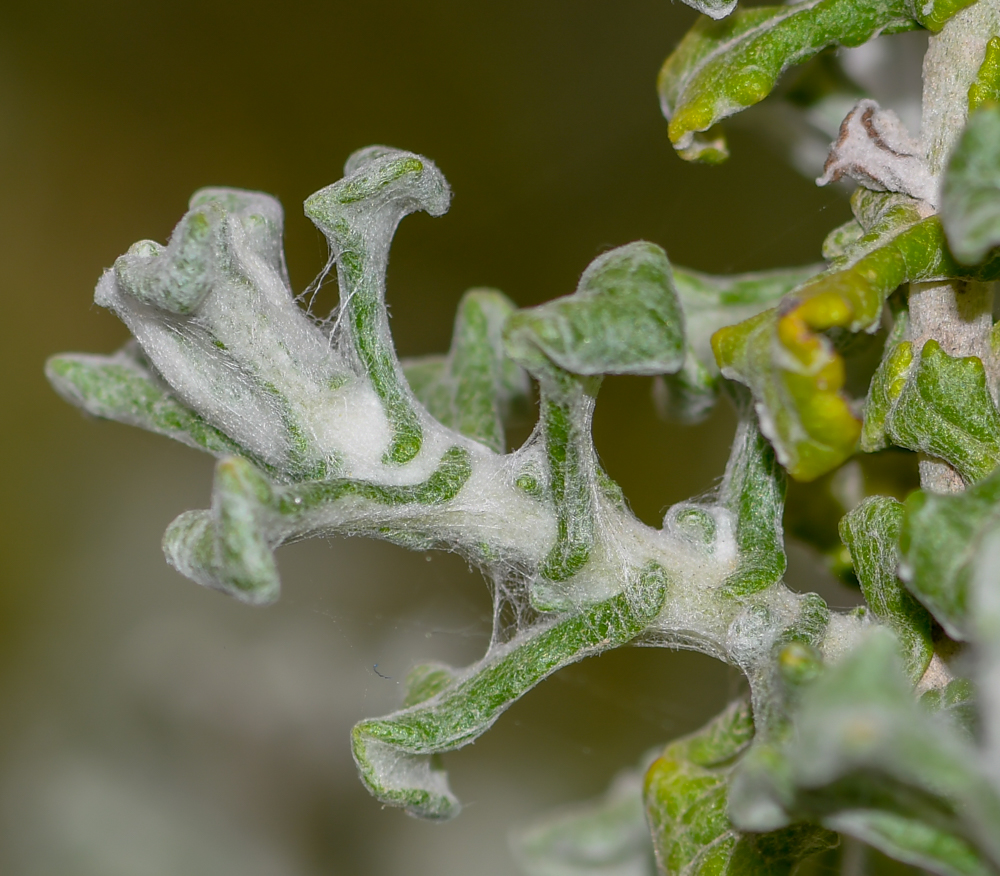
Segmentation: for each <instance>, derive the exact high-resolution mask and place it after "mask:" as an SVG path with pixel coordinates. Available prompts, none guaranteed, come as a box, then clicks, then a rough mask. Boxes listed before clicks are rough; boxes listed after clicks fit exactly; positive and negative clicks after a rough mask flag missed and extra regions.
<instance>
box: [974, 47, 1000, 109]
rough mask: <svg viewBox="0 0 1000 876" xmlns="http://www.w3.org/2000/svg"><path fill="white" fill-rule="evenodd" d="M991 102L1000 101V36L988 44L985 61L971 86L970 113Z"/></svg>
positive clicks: (984, 55)
mask: <svg viewBox="0 0 1000 876" xmlns="http://www.w3.org/2000/svg"><path fill="white" fill-rule="evenodd" d="M989 103H1000V36H995V37H993V38H992V39H991V40H990V41H989V42H988V43H987V44H986V51H985V53H984V54H983V63H982V64H981V65H980V66H979V72H978V73H977V74H976V78H975V80H974V81H973V83H972V85H970V86H969V113H970V115H971V114H972V113H974V112H975V111H976V110H978V109H979V108H980V107H983V106H986V105H987V104H989Z"/></svg>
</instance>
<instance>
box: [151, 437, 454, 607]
mask: <svg viewBox="0 0 1000 876" xmlns="http://www.w3.org/2000/svg"><path fill="white" fill-rule="evenodd" d="M471 473H472V467H471V461H470V456H469V451H468V450H466V449H465V448H463V447H457V446H456V447H452V448H450V449H448V450H447V451H445V453H444V454H443V455H442V457H441V461H440V463H439V464H438V467H437V469H435V471H434V472H433V473H432V474H431V475H430V476H429V477H428V478H427V479H426V480H424V481H422V482H420V483H417V484H409V485H406V486H385V485H382V484H376V483H372V482H370V481H362V480H353V479H350V478H335V479H330V480H325V481H313V482H307V483H299V484H289V485H282V484H275V483H272V482H271V481H270V480H269V479H268V478H267V477H265V475H264V474H263V473H262V472H261V471H259V470H258V469H257V468H255V467H254V466H253V464H252V463H250V462H249V461H247V460H245V459H241V458H239V457H229V458H226V459H222V460H220V461H219V463H218V465H217V466H216V470H215V485H214V488H213V490H212V509H211V511H187V512H185V513H184V514H181V515H180V517H178V518H177V519H176V520H175V521H174V522H173V523H171V524H170V526H169V527H168V529H167V531H166V534H165V535H164V536H163V551H164V553H165V554H166V557H167V562H169V563H170V565H172V566H173V567H174V568H175V569H177V571H179V572H180V573H181V574H182V575H186V576H187V577H188V578H190V579H191V580H192V581H195V582H196V583H198V584H201V585H202V586H204V587H210V588H212V589H214V590H220V591H222V592H223V593H227V594H228V595H230V596H234V597H235V598H237V599H239V600H240V601H241V602H247V603H250V604H253V605H260V604H266V603H270V602H273V601H274V600H275V599H277V598H278V592H279V589H280V585H279V580H278V571H277V566H276V564H275V561H274V557H273V550H274V548H276V547H277V546H278V545H280V544H283V543H285V542H288V541H293V540H296V539H298V538H301V537H303V536H304V535H306V534H309V535H315V534H317V533H318V532H326V533H332V532H336V531H338V530H346V531H348V532H352V533H365V534H369V535H373V536H377V537H384V538H393V537H394V536H395V535H396V530H395V529H392V528H389V529H386V528H385V526H384V523H385V515H384V513H383V512H384V509H385V508H387V507H388V508H392V507H398V506H404V507H405V506H425V507H430V508H433V507H434V506H439V505H443V504H445V503H447V502H450V501H451V500H452V499H454V498H455V496H457V495H458V493H459V491H460V490H461V489H462V487H463V486H464V485H465V483H466V481H467V480H468V479H469V476H470V475H471ZM335 508H338V509H339V510H340V513H339V514H333V513H332V512H333V509H335ZM402 528H403V530H404V532H406V531H408V530H407V527H405V526H404V527H402ZM409 534H410V535H411V536H412V535H413V533H412V532H411V533H409ZM431 543H433V540H432V541H431ZM424 546H425V547H426V546H429V545H424Z"/></svg>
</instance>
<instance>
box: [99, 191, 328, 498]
mask: <svg viewBox="0 0 1000 876" xmlns="http://www.w3.org/2000/svg"><path fill="white" fill-rule="evenodd" d="M281 233H282V210H281V205H280V204H278V202H277V201H276V200H274V199H273V198H271V197H269V196H268V195H264V194H261V193H259V192H245V191H239V190H235V189H203V190H201V191H199V192H196V193H195V194H194V196H193V197H192V198H191V202H190V209H189V211H188V213H187V214H186V216H185V217H184V218H183V219H182V220H181V222H180V223H179V224H178V226H177V228H176V229H175V231H174V233H173V235H172V236H171V239H170V242H169V243H168V245H167V246H165V247H164V246H160V245H159V244H157V243H154V242H152V241H140V242H139V243H137V244H135V245H134V246H132V247H131V248H130V249H129V251H128V252H127V253H126V254H125V255H124V256H121V257H120V258H119V259H117V260H116V262H115V266H114V268H113V269H112V270H110V271H107V272H105V274H104V276H103V277H102V278H101V281H100V283H98V286H97V290H96V291H95V294H94V300H95V301H96V303H97V304H99V305H101V306H103V307H108V308H110V309H111V310H113V311H114V312H115V313H116V314H117V315H118V316H119V317H120V318H121V319H122V320H123V321H124V322H125V323H126V325H128V327H129V329H130V330H131V332H132V334H133V336H134V337H135V339H136V342H137V344H138V345H139V347H140V348H141V349H142V354H143V358H144V360H145V361H146V362H148V365H149V369H150V370H151V371H152V372H154V373H155V374H156V375H157V378H158V380H161V381H162V383H164V384H166V386H168V387H169V388H170V395H171V396H172V397H174V398H175V399H177V401H178V402H179V403H181V404H183V405H184V406H185V407H187V408H189V409H190V410H191V411H193V412H194V413H195V414H197V415H198V416H199V417H201V418H202V419H203V420H204V421H205V422H206V423H207V424H209V425H210V426H212V427H214V428H215V429H217V430H218V431H219V432H221V433H222V434H224V435H226V436H227V437H228V438H229V439H230V440H231V441H232V442H233V443H234V445H235V446H238V447H239V448H242V449H243V450H245V455H246V456H248V457H249V458H252V459H254V460H256V461H259V462H260V463H261V464H262V465H263V466H264V467H266V468H268V469H269V470H271V471H273V472H274V473H275V474H276V476H277V477H279V478H281V479H285V480H302V479H308V478H313V477H320V476H323V475H325V474H326V473H328V472H332V471H335V470H336V469H337V468H338V467H339V465H340V463H341V459H340V453H339V448H335V447H334V446H330V444H328V443H326V442H324V441H322V440H320V438H319V435H320V433H323V432H328V431H329V430H328V426H327V423H328V422H329V421H328V419H327V417H326V414H327V410H326V405H327V403H328V401H329V392H330V389H331V387H334V386H340V385H342V384H343V383H344V382H345V381H346V380H347V379H348V375H347V373H346V369H345V368H344V367H343V363H340V362H338V361H337V359H336V357H334V356H332V355H331V351H330V343H329V338H328V337H327V335H326V334H325V333H324V331H323V330H322V329H320V328H319V326H317V325H316V324H315V322H314V321H313V320H312V319H311V318H310V317H309V316H308V315H307V314H306V313H304V312H303V311H302V310H301V309H300V308H299V307H298V306H297V305H296V303H295V300H294V298H293V296H292V293H291V290H290V288H289V284H288V276H287V273H286V271H285V265H284V260H283V257H282V255H281ZM157 431H159V430H157Z"/></svg>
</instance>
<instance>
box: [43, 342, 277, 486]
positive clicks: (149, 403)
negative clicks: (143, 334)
mask: <svg viewBox="0 0 1000 876" xmlns="http://www.w3.org/2000/svg"><path fill="white" fill-rule="evenodd" d="M45 375H46V377H48V379H49V382H50V383H51V384H52V386H53V387H54V388H55V390H56V392H58V393H59V395H61V396H62V397H63V398H64V399H66V400H67V401H68V402H70V403H71V404H74V405H76V406H77V407H79V408H82V409H83V410H85V411H86V412H87V413H88V414H91V415H93V416H95V417H101V418H102V419H106V420H117V421H118V422H120V423H127V424H128V425H130V426H138V427H140V428H141V429H148V430H149V431H150V432H157V433H159V434H160V435H166V436H167V437H168V438H173V439H174V440H175V441H180V442H181V443H183V444H187V445H188V446H189V447H196V448H198V449H199V450H207V451H208V452H209V453H212V454H215V455H216V456H231V455H233V454H237V455H239V456H245V457H247V458H248V459H254V454H253V453H251V452H250V451H249V450H247V449H246V448H244V447H241V446H240V445H239V444H237V443H236V442H235V441H233V440H232V439H230V438H229V437H228V436H226V435H225V434H223V433H222V432H220V431H219V430H218V429H216V428H215V427H214V426H212V425H210V424H209V423H207V422H206V421H205V420H204V419H203V418H202V417H201V416H199V415H198V414H197V413H196V412H195V411H193V410H191V409H190V408H189V407H187V405H185V404H183V403H182V402H180V401H178V399H177V398H176V397H175V396H174V395H173V394H172V393H171V391H170V388H169V387H168V386H165V385H164V383H163V381H162V380H160V379H159V378H158V377H156V376H155V375H154V374H153V373H152V372H151V371H150V370H149V368H148V367H147V366H146V364H145V363H144V362H143V361H142V358H141V356H140V354H139V351H138V349H137V347H136V345H135V343H134V342H132V343H129V344H127V345H126V346H125V347H123V348H122V349H121V350H119V351H118V352H117V353H115V354H114V355H113V356H87V355H82V354H75V355H74V354H63V355H60V356H53V357H52V358H51V359H49V361H48V362H46V363H45ZM255 462H257V464H258V465H260V466H262V467H266V466H265V464H264V463H263V462H262V461H261V460H255Z"/></svg>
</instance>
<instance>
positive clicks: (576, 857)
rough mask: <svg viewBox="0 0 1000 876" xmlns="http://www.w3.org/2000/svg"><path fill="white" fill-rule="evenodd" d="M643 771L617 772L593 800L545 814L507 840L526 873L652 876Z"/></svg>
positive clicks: (653, 867)
mask: <svg viewBox="0 0 1000 876" xmlns="http://www.w3.org/2000/svg"><path fill="white" fill-rule="evenodd" d="M642 779H643V771H640V770H627V771H623V772H621V773H619V775H618V776H616V777H615V779H614V781H613V782H612V783H611V787H610V788H609V789H608V791H607V792H606V793H605V794H604V795H603V796H601V797H599V798H598V799H596V800H591V801H588V802H587V803H584V804H582V805H579V806H573V807H570V808H569V809H566V810H564V811H560V812H556V813H553V814H552V815H548V816H545V817H543V818H542V819H541V820H540V821H538V822H535V823H533V824H531V825H530V826H529V827H528V828H527V829H525V830H521V831H519V832H518V833H516V834H515V835H514V836H513V837H512V839H511V847H512V849H513V852H514V857H515V858H516V859H517V862H518V864H519V865H520V867H521V869H522V870H523V871H524V872H525V873H526V874H527V876H655V872H656V864H655V862H654V860H653V844H652V843H651V842H650V837H649V827H648V826H647V825H646V811H645V807H644V805H643V800H642Z"/></svg>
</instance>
